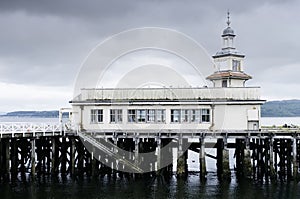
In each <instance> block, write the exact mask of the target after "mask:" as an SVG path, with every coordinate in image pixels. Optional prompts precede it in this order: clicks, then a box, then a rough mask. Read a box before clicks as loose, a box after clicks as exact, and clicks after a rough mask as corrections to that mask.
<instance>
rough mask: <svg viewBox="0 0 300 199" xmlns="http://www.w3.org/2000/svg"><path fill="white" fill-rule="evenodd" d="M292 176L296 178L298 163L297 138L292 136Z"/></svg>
mask: <svg viewBox="0 0 300 199" xmlns="http://www.w3.org/2000/svg"><path fill="white" fill-rule="evenodd" d="M293 178H294V179H297V178H298V163H297V139H296V137H295V136H294V137H293Z"/></svg>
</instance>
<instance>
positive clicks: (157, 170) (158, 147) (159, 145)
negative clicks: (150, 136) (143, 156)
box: [156, 137, 161, 175]
mask: <svg viewBox="0 0 300 199" xmlns="http://www.w3.org/2000/svg"><path fill="white" fill-rule="evenodd" d="M156 143H157V146H156V150H157V161H156V175H159V174H160V172H161V171H160V169H161V138H160V137H157V138H156Z"/></svg>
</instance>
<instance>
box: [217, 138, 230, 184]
mask: <svg viewBox="0 0 300 199" xmlns="http://www.w3.org/2000/svg"><path fill="white" fill-rule="evenodd" d="M217 147H218V148H217V172H218V177H219V180H221V181H223V180H226V181H230V180H231V172H230V167H229V150H228V148H227V138H226V137H224V138H223V139H218V141H217Z"/></svg>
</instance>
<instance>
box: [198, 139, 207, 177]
mask: <svg viewBox="0 0 300 199" xmlns="http://www.w3.org/2000/svg"><path fill="white" fill-rule="evenodd" d="M204 137H205V136H201V138H200V151H199V163H200V178H201V180H205V179H206V174H207V172H206V161H205V140H204Z"/></svg>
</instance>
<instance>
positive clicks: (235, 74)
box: [206, 71, 252, 80]
mask: <svg viewBox="0 0 300 199" xmlns="http://www.w3.org/2000/svg"><path fill="white" fill-rule="evenodd" d="M227 78H231V79H243V80H248V79H252V77H251V76H250V75H247V74H246V73H244V72H241V71H217V72H215V73H214V74H212V75H210V76H208V77H207V78H206V79H209V80H217V79H227Z"/></svg>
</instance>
